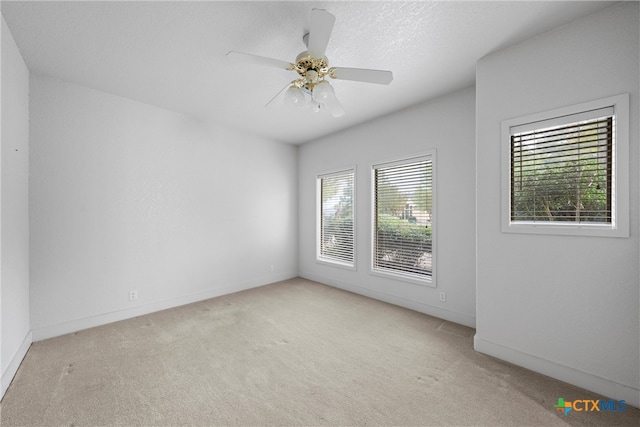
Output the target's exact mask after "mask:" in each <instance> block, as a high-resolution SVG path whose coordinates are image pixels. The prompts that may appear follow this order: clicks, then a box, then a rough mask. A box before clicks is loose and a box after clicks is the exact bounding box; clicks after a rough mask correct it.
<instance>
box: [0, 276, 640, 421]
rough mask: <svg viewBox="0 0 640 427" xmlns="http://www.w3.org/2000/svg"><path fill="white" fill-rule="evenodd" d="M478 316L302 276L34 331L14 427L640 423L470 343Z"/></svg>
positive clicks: (633, 413) (11, 405) (8, 415)
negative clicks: (463, 317) (445, 314)
mask: <svg viewBox="0 0 640 427" xmlns="http://www.w3.org/2000/svg"><path fill="white" fill-rule="evenodd" d="M474 333H475V331H474V330H473V329H471V328H467V327H464V326H460V325H457V324H453V323H450V322H446V321H443V320H441V319H437V318H435V317H431V316H427V315H424V314H420V313H417V312H414V311H410V310H407V309H404V308H400V307H396V306H393V305H390V304H386V303H383V302H379V301H375V300H372V299H369V298H366V297H363V296H360V295H355V294H352V293H349V292H344V291H341V290H339V289H335V288H332V287H329V286H325V285H321V284H318V283H315V282H311V281H308V280H304V279H292V280H288V281H284V282H279V283H276V284H273V285H268V286H263V287H260V288H256V289H251V290H248V291H244V292H239V293H236V294H232V295H227V296H223V297H219V298H213V299H210V300H206V301H201V302H198V303H195V304H190V305H186V306H182V307H177V308H174V309H170V310H164V311H161V312H157V313H153V314H150V315H146V316H140V317H137V318H133V319H129V320H125V321H121V322H116V323H112V324H109V325H104V326H100V327H96V328H92V329H87V330H83V331H79V332H76V333H73V334H69V335H65V336H61V337H57V338H52V339H49V340H45V341H40V342H36V343H34V344H33V345H32V346H31V348H30V349H29V351H28V353H27V355H26V357H25V359H24V361H23V363H22V365H21V366H20V368H19V370H18V373H17V374H16V376H15V378H14V380H13V382H12V384H11V386H10V387H9V390H8V391H7V393H6V395H5V397H4V399H3V401H2V403H1V406H0V410H1V414H0V421H1V425H2V426H3V427H7V426H31V425H38V426H81V425H84V426H97V425H114V426H115V425H120V426H133V425H143V426H147V425H148V426H156V425H157V426H167V425H171V426H173V425H176V426H177V425H226V426H236V425H252V426H261V425H282V426H289V425H291V426H293V425H314V426H315V425H358V426H360V425H370V426H382V425H416V426H417V425H474V426H519V425H531V426H556V425H557V426H567V425H571V426H578V425H579V426H590V425H592V426H596V425H633V426H638V425H639V424H640V410H638V409H636V408H633V407H627V409H626V410H625V411H619V412H612V411H606V412H605V411H602V412H577V411H571V412H569V413H568V414H567V415H566V416H565V415H563V414H562V413H561V412H558V411H557V410H555V409H554V405H555V404H556V402H557V400H558V398H559V397H562V398H564V399H565V400H576V399H594V400H597V399H603V397H602V396H598V395H596V394H594V393H592V392H588V391H586V390H583V389H580V388H577V387H574V386H571V385H568V384H566V383H563V382H561V381H557V380H554V379H552V378H548V377H545V376H543V375H540V374H537V373H534V372H531V371H528V370H526V369H523V368H519V367H517V366H514V365H511V364H508V363H505V362H502V361H500V360H497V359H494V358H492V357H489V356H485V355H482V354H480V353H477V352H475V351H474V350H473V335H474Z"/></svg>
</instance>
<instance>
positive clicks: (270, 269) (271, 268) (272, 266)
mask: <svg viewBox="0 0 640 427" xmlns="http://www.w3.org/2000/svg"><path fill="white" fill-rule="evenodd" d="M275 269H276V268H275V267H274V265H273V264H271V265H270V266H269V272H270V273H273V271H274V270H275Z"/></svg>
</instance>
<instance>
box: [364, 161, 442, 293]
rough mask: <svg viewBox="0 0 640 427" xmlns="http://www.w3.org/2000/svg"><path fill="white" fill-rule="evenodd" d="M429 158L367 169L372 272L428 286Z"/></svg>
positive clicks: (430, 225) (430, 260)
mask: <svg viewBox="0 0 640 427" xmlns="http://www.w3.org/2000/svg"><path fill="white" fill-rule="evenodd" d="M433 157H434V155H433V153H432V154H429V155H425V156H421V157H414V158H410V159H406V160H401V161H395V162H389V163H382V164H378V165H374V166H373V168H372V173H373V230H372V231H373V233H372V240H373V245H372V250H373V256H372V261H373V266H372V268H373V271H374V272H375V273H383V274H391V275H394V276H398V277H403V278H405V279H411V280H412V281H418V282H420V283H432V282H433V281H432V279H433V272H434V262H433V253H434V251H433V248H434V247H433V212H434V205H433V202H434V197H433V196H434V194H433V191H434V179H433V177H434V173H433V170H434V165H433Z"/></svg>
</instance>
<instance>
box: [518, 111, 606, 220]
mask: <svg viewBox="0 0 640 427" xmlns="http://www.w3.org/2000/svg"><path fill="white" fill-rule="evenodd" d="M612 110H613V109H612V108H605V109H601V110H594V111H590V112H585V113H580V114H577V115H575V116H569V117H565V118H562V119H563V121H564V122H565V123H564V124H559V125H555V126H552V127H549V126H545V125H548V124H549V123H544V122H540V123H539V126H538V128H537V129H529V130H525V131H522V132H519V133H515V132H514V128H512V129H511V133H512V134H511V221H512V222H514V221H525V222H531V221H534V222H536V221H543V222H561V221H562V222H565V223H568V222H570V223H603V224H611V213H612V212H611V209H612V208H611V206H612V204H611V199H612V173H613V126H614V117H613V111H612ZM585 115H586V116H587V118H586V119H585ZM571 119H572V120H571ZM555 120H558V119H555ZM577 120H578V121H577ZM516 130H518V129H516Z"/></svg>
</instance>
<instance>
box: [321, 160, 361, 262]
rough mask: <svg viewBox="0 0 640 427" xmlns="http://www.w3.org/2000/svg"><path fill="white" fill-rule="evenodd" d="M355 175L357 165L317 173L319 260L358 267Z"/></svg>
mask: <svg viewBox="0 0 640 427" xmlns="http://www.w3.org/2000/svg"><path fill="white" fill-rule="evenodd" d="M354 175H355V174H354V169H349V170H344V171H338V172H332V173H327V174H323V175H318V178H317V186H318V191H317V194H318V206H319V210H318V233H317V234H318V237H317V260H318V261H321V262H327V263H331V264H334V265H338V266H342V267H355V262H354V246H355V245H354V210H355V209H354V207H355V206H354V189H353V187H354V180H355V178H354Z"/></svg>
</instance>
